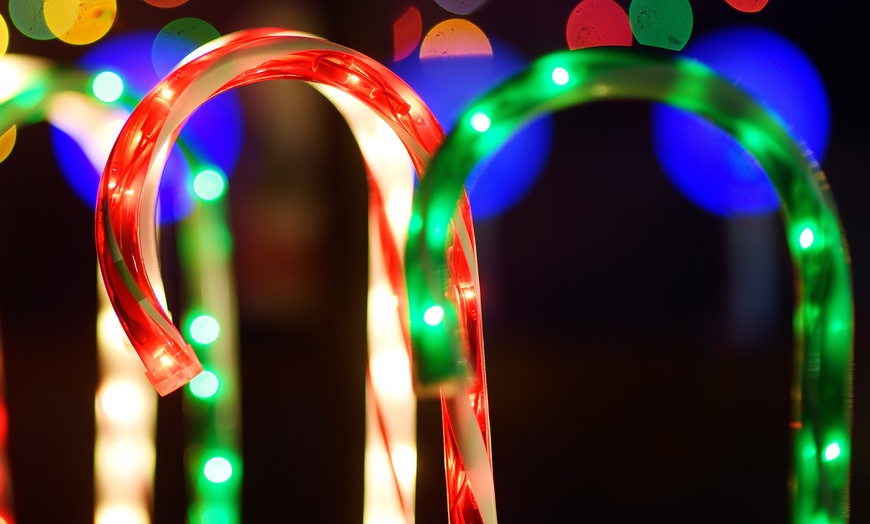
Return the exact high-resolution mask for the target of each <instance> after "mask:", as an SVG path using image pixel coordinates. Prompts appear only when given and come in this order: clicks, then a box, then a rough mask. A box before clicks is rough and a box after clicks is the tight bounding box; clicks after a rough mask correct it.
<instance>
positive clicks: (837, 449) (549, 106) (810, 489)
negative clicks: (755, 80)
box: [406, 48, 853, 524]
mask: <svg viewBox="0 0 870 524" xmlns="http://www.w3.org/2000/svg"><path fill="white" fill-rule="evenodd" d="M618 99H629V100H648V101H654V102H663V103H666V104H669V105H673V106H675V107H678V108H681V109H684V110H686V111H689V112H692V113H696V114H698V115H702V116H704V117H705V118H707V119H709V120H710V121H711V122H713V123H714V124H716V125H718V126H719V127H721V128H722V129H723V130H724V131H726V132H728V133H729V134H730V135H731V136H733V137H734V138H735V139H736V140H737V141H738V142H739V143H740V144H741V145H742V147H743V148H745V149H746V150H747V151H748V152H749V153H750V154H752V155H753V156H754V157H755V159H756V160H757V161H758V162H759V164H760V165H761V166H762V167H763V169H764V171H765V172H766V174H767V176H768V177H770V179H771V181H772V182H773V184H774V186H775V187H776V190H777V192H778V193H779V197H780V198H781V200H782V203H783V215H784V223H785V235H786V238H787V243H788V247H789V249H790V251H791V255H792V261H793V264H794V267H795V279H796V285H795V290H796V294H797V297H796V305H795V310H794V317H793V318H794V339H795V347H794V364H793V365H794V367H795V370H794V383H793V387H792V391H791V399H792V418H791V421H790V427H791V429H792V436H793V445H794V449H793V451H792V453H793V461H792V463H793V466H792V472H791V474H790V477H791V478H790V483H789V484H790V488H789V492H790V496H791V500H792V503H791V509H792V511H791V513H792V514H791V522H793V523H795V524H823V523H824V524H843V523H845V522H847V521H848V505H849V503H848V500H849V463H850V456H851V443H850V433H851V416H852V415H851V394H852V391H851V378H850V377H851V371H852V361H853V356H852V351H853V349H852V345H853V301H852V300H853V299H852V289H851V276H850V268H849V262H848V253H847V247H846V243H845V237H844V234H843V230H842V227H841V225H840V221H839V217H838V214H837V211H836V208H835V205H834V201H833V198H832V196H831V193H830V190H829V187H828V184H827V182H826V178H825V175H824V174H823V173H822V171H820V169H819V167H818V166H817V164H816V163H815V162H814V160H813V159H812V157H811V155H810V154H809V153H808V152H806V151H804V150H803V149H802V148H801V146H800V145H799V144H798V143H797V142H796V141H795V140H794V139H793V138H792V137H791V136H790V135H789V133H788V131H787V128H786V126H785V125H784V124H783V123H782V122H781V121H780V119H779V118H778V117H777V116H775V115H773V114H771V113H770V112H768V111H767V110H765V109H764V108H762V107H761V106H760V105H759V104H758V103H757V102H756V101H755V100H754V99H753V98H752V97H750V96H749V95H748V94H746V93H745V92H743V91H741V90H740V89H738V88H736V87H734V86H733V85H732V84H731V82H729V81H726V80H724V79H722V78H720V77H718V76H717V75H716V74H715V73H713V72H712V71H711V70H710V69H708V68H707V67H705V66H703V65H701V64H700V63H697V62H694V61H688V60H685V59H681V58H678V57H666V56H652V55H645V54H640V53H637V52H632V51H630V50H620V49H615V48H613V49H605V48H598V49H586V50H578V51H569V52H558V53H554V54H550V55H546V56H543V57H541V58H539V59H538V60H536V61H535V62H534V63H533V64H532V65H531V66H530V67H528V68H527V69H526V70H525V71H523V72H521V73H520V74H518V75H516V76H515V77H513V78H511V79H509V80H508V81H505V82H503V83H501V84H499V85H498V86H496V87H495V88H493V89H492V90H491V91H489V92H488V93H487V94H485V95H483V96H481V97H480V98H478V99H477V100H476V101H475V102H474V103H472V104H470V105H469V106H468V109H467V111H466V112H465V113H464V115H463V116H462V117H461V119H460V121H459V123H458V124H457V126H456V128H455V129H454V130H453V131H452V132H451V134H450V135H449V137H448V138H447V139H446V141H445V143H444V144H443V146H442V148H441V149H440V150H439V152H438V154H437V155H436V156H435V158H433V161H432V163H431V165H430V168H429V171H428V173H427V175H426V177H424V178H423V179H422V180H421V182H420V185H419V187H418V190H417V192H416V193H415V196H414V204H413V211H412V219H411V226H410V230H409V232H410V234H409V237H408V244H407V249H406V257H407V258H406V275H407V286H408V294H409V307H410V310H409V313H410V315H411V319H410V322H411V337H412V346H413V350H414V352H415V353H422V354H428V353H435V352H442V351H449V350H450V349H449V348H450V346H453V345H456V344H457V341H456V340H455V333H456V332H457V328H458V314H457V313H456V312H455V309H454V307H453V305H452V304H451V303H450V301H448V300H447V299H446V298H445V297H446V294H445V282H444V278H443V275H446V274H448V271H447V265H446V264H447V260H446V259H445V256H444V246H445V242H446V239H447V235H448V233H449V231H448V230H447V228H446V226H447V224H448V221H449V219H450V217H451V216H452V214H453V209H454V208H455V206H456V201H457V197H458V196H459V195H460V193H461V189H462V186H463V182H464V181H465V178H466V177H467V176H468V174H469V173H470V172H471V169H472V168H473V167H474V166H475V165H476V164H477V163H478V162H480V161H481V160H482V159H484V158H485V157H487V156H488V155H490V154H491V153H492V152H493V151H494V150H495V149H497V148H498V147H500V146H501V145H502V144H503V143H504V141H505V140H506V138H507V137H508V136H510V135H511V134H513V133H514V132H515V131H516V130H517V129H518V128H519V127H521V126H522V125H523V124H524V123H525V122H527V121H529V120H530V119H531V118H533V117H535V116H536V115H540V114H545V113H550V112H554V111H558V110H562V109H565V108H568V107H571V106H576V105H579V104H583V103H587V102H593V101H599V100H618ZM699 176H702V174H699ZM432 311H437V312H438V314H437V315H434V316H433V315H432V313H431V312H432Z"/></svg>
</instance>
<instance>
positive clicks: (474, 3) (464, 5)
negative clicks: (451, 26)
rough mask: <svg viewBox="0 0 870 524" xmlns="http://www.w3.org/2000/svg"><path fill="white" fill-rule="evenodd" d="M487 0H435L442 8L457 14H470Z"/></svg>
mask: <svg viewBox="0 0 870 524" xmlns="http://www.w3.org/2000/svg"><path fill="white" fill-rule="evenodd" d="M486 2H487V0H435V3H437V4H438V5H440V6H441V8H442V9H444V10H445V11H449V12H451V13H453V14H455V15H470V14H471V13H473V12H475V11H477V10H478V9H480V8H481V7H482V6H483V4H485V3H486Z"/></svg>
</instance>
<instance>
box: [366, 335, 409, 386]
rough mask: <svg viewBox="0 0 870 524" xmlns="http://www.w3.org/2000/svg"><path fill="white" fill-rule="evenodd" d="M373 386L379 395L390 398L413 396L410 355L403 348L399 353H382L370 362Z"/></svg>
mask: <svg viewBox="0 0 870 524" xmlns="http://www.w3.org/2000/svg"><path fill="white" fill-rule="evenodd" d="M369 372H370V373H371V374H372V385H373V387H375V388H377V391H378V393H380V394H382V395H386V396H389V397H398V398H404V397H405V396H408V395H411V394H412V387H411V363H410V361H409V360H408V353H407V352H406V351H405V349H404V348H403V347H401V346H399V347H398V351H382V352H379V353H377V354H375V355H372V358H371V359H370V362H369Z"/></svg>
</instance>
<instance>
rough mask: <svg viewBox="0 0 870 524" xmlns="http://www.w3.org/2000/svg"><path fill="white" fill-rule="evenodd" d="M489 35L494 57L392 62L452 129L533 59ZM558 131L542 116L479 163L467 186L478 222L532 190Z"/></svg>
mask: <svg viewBox="0 0 870 524" xmlns="http://www.w3.org/2000/svg"><path fill="white" fill-rule="evenodd" d="M488 40H489V43H490V46H491V48H492V56H491V57H490V56H483V57H481V56H459V57H454V56H448V57H446V58H430V59H427V60H421V59H420V58H418V57H415V56H411V57H408V58H406V59H404V60H402V61H400V62H397V63H395V64H393V66H392V69H393V71H395V72H396V73H397V74H398V75H399V76H401V77H402V79H403V80H405V82H407V83H408V84H409V85H410V86H411V87H412V88H413V89H414V91H416V92H417V93H418V94H419V95H420V97H421V98H422V99H423V101H425V102H426V105H427V106H429V108H430V109H431V111H432V112H433V113H434V114H435V116H436V117H437V118H438V121H439V122H440V123H441V125H442V126H443V127H444V130H445V131H447V132H450V130H452V129H453V127H454V126H455V125H456V123H457V121H458V119H459V116H460V112H461V110H462V109H463V108H464V107H465V105H466V104H468V103H469V102H471V100H472V99H473V98H474V97H475V96H477V95H479V94H481V93H482V92H483V91H484V90H486V89H487V88H489V87H491V86H493V85H495V84H496V83H498V82H500V81H502V80H504V79H506V78H507V77H508V76H510V75H513V74H514V73H517V72H519V71H520V70H522V68H523V67H525V66H526V65H527V63H528V61H527V60H526V59H525V58H524V57H523V56H521V55H519V54H518V53H517V52H516V51H514V50H513V49H512V48H511V47H510V46H508V45H507V44H505V43H504V42H503V41H501V40H499V39H497V38H489V39H488ZM552 136H553V121H552V118H551V117H550V116H543V117H541V118H538V119H536V120H534V121H533V122H530V123H529V124H528V125H526V126H524V127H523V129H521V130H520V131H519V132H518V133H517V134H516V135H514V137H512V138H511V139H510V141H509V142H508V143H507V144H506V145H505V147H503V148H501V149H500V150H499V151H497V152H496V153H495V154H494V155H493V156H492V157H491V158H489V159H488V160H487V161H485V162H482V163H480V165H478V166H477V167H476V168H475V170H474V172H473V174H472V176H471V178H470V181H469V183H468V186H467V189H468V198H469V200H470V202H471V210H472V213H473V215H474V219H475V220H476V221H477V220H487V219H492V218H495V217H497V216H499V215H500V214H502V213H503V212H505V211H506V210H508V209H510V208H511V207H513V206H514V205H515V204H516V203H517V202H519V201H520V200H521V199H522V198H523V196H525V195H526V194H527V193H528V191H529V189H531V187H532V186H533V185H534V183H535V181H536V180H537V179H538V177H539V175H540V174H541V172H542V171H543V168H544V166H545V165H546V162H547V159H548V158H549V154H550V145H551V143H552Z"/></svg>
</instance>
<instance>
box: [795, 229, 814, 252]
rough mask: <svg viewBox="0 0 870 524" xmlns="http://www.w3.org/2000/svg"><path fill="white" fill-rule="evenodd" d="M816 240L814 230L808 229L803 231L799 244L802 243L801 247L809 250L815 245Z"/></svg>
mask: <svg viewBox="0 0 870 524" xmlns="http://www.w3.org/2000/svg"><path fill="white" fill-rule="evenodd" d="M815 239H816V236H815V235H814V234H813V230H812V229H810V228H806V229H804V230H803V231H801V236H800V238H799V239H798V242H800V245H801V247H802V248H804V249H807V248H808V247H810V246H811V245H813V242H814V241H815Z"/></svg>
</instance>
